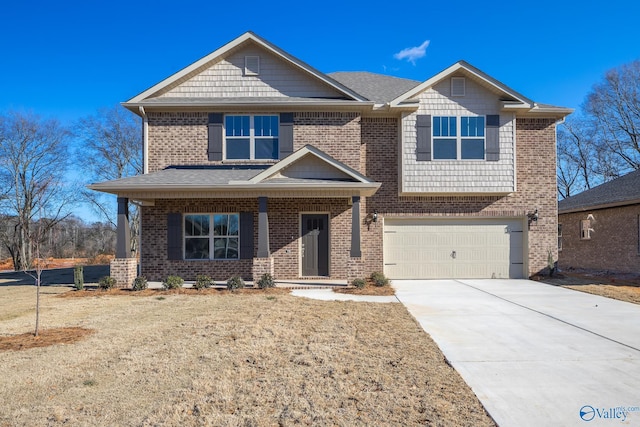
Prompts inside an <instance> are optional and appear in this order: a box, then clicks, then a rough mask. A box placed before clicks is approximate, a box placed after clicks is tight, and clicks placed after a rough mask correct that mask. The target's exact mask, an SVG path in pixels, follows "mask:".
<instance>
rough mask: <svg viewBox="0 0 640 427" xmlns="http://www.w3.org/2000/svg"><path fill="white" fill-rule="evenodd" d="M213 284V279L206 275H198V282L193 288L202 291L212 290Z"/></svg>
mask: <svg viewBox="0 0 640 427" xmlns="http://www.w3.org/2000/svg"><path fill="white" fill-rule="evenodd" d="M212 284H213V279H211V277H209V276H206V275H204V274H198V275H197V276H196V282H195V283H194V284H193V287H194V288H196V289H198V290H200V289H204V288H210V287H211V285H212Z"/></svg>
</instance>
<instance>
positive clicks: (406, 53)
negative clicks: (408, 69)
mask: <svg viewBox="0 0 640 427" xmlns="http://www.w3.org/2000/svg"><path fill="white" fill-rule="evenodd" d="M430 42H431V41H430V40H425V42H424V43H422V44H421V45H420V46H415V47H408V48H406V49H402V50H401V51H400V52H398V53H396V54H395V55H393V57H394V58H396V59H399V60H401V61H402V60H403V59H406V60H407V61H409V62H411V63H412V64H413V65H416V60H417V59H420V58H423V57H424V56H425V55H426V54H427V47H429V43H430Z"/></svg>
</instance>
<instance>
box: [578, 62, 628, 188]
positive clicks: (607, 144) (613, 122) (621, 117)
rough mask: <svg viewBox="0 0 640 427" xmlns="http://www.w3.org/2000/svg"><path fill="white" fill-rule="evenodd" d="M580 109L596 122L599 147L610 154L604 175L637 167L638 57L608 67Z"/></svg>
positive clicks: (610, 177)
mask: <svg viewBox="0 0 640 427" xmlns="http://www.w3.org/2000/svg"><path fill="white" fill-rule="evenodd" d="M583 109H584V111H585V114H586V115H588V116H589V117H590V118H591V119H592V120H593V122H594V123H595V124H596V126H597V131H598V132H597V133H596V141H597V145H598V149H599V150H600V151H601V152H602V153H608V154H611V155H612V156H611V157H610V158H609V159H608V160H609V162H610V168H609V170H604V171H603V174H604V176H605V178H609V179H612V178H614V177H616V176H619V175H621V174H623V173H626V172H629V171H631V170H636V169H640V60H636V61H633V62H631V63H628V64H625V65H622V66H620V67H618V68H614V69H612V70H609V71H607V73H606V74H605V76H604V79H603V80H602V81H601V82H600V83H598V84H596V85H594V86H593V88H592V89H591V92H590V93H589V94H588V95H587V99H586V102H585V104H584V106H583ZM611 175H613V176H611Z"/></svg>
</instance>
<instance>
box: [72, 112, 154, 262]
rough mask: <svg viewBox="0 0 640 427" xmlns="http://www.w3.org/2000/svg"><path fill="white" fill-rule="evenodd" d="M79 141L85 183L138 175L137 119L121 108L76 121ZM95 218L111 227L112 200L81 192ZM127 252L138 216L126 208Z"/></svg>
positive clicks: (139, 135)
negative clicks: (129, 234) (108, 223)
mask: <svg viewBox="0 0 640 427" xmlns="http://www.w3.org/2000/svg"><path fill="white" fill-rule="evenodd" d="M74 133H75V135H76V136H77V137H78V138H79V139H80V140H81V141H82V148H81V149H80V150H79V158H80V159H82V161H84V162H86V166H87V167H86V169H87V172H88V178H89V179H88V182H87V183H91V182H100V181H108V180H113V179H120V178H124V177H127V176H133V175H138V174H140V173H142V130H141V124H140V119H139V118H138V117H137V116H135V115H134V114H132V113H131V112H129V111H127V110H126V109H124V108H123V107H121V106H119V105H118V106H115V107H112V108H105V109H101V110H99V111H98V112H97V114H95V115H93V116H89V117H85V118H83V119H80V120H79V121H78V123H77V124H76V126H75V127H74ZM83 196H84V198H85V200H87V201H88V202H89V203H90V204H91V206H92V207H93V209H94V210H95V212H96V213H98V215H100V216H101V217H102V218H104V219H105V220H107V221H109V222H110V223H111V224H113V226H114V227H115V224H116V220H115V214H116V208H115V200H114V198H113V196H109V195H105V194H99V193H97V192H95V191H91V190H86V191H84V192H83ZM129 220H130V227H131V237H132V238H131V246H132V247H131V251H132V252H133V253H135V252H136V251H137V241H138V239H137V236H138V223H139V212H138V209H137V207H136V206H135V205H133V204H130V206H129Z"/></svg>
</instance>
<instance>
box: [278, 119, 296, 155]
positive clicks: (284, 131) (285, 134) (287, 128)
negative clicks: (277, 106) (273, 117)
mask: <svg viewBox="0 0 640 427" xmlns="http://www.w3.org/2000/svg"><path fill="white" fill-rule="evenodd" d="M278 143H279V146H280V159H284V158H285V157H287V156H288V155H289V154H291V153H293V113H280V136H279V141H278Z"/></svg>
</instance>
